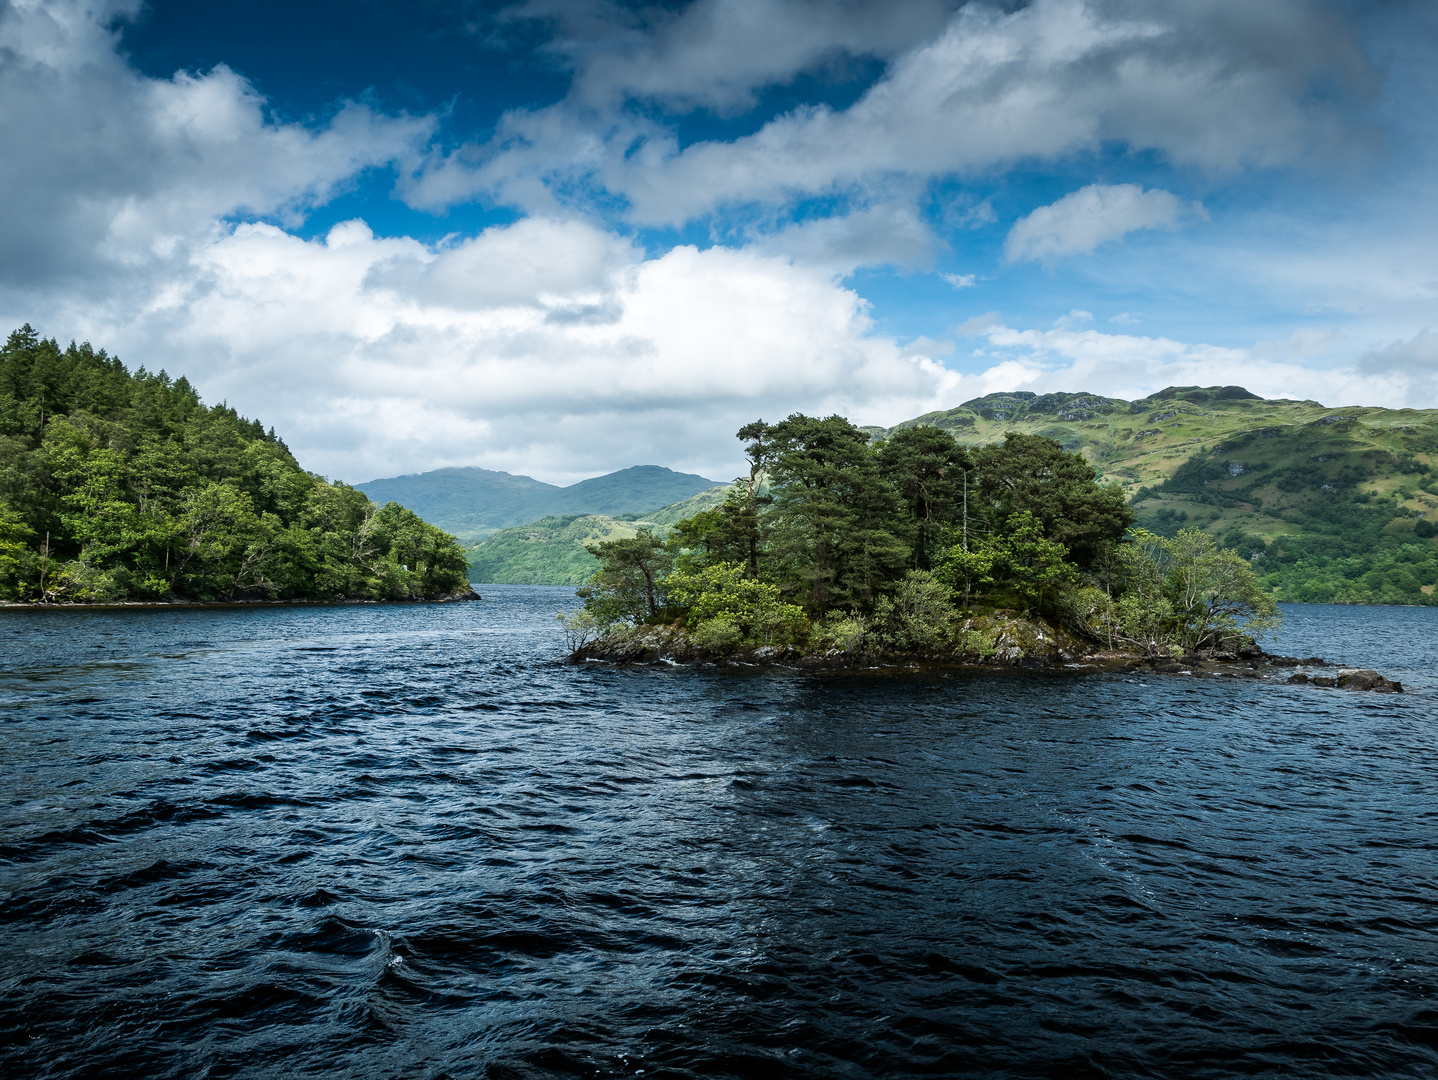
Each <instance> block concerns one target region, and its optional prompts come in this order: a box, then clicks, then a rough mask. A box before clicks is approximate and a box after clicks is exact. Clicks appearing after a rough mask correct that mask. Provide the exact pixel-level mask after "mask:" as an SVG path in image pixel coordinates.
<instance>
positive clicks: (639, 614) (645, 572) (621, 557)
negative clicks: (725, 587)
mask: <svg viewBox="0 0 1438 1080" xmlns="http://www.w3.org/2000/svg"><path fill="white" fill-rule="evenodd" d="M589 553H590V554H591V555H593V556H594V557H595V558H596V559H598V560H599V569H598V570H596V571H595V572H594V576H593V577H591V578H590V579H589V584H588V585H586V586H585V587H584V588H582V589H580V590H579V593H578V595H579V596H580V597H581V598H583V600H584V606H585V608H586V609H588V610H589V612H590V613H591V614H592V615H593V616H594V617H595V619H597V620H598V621H599V623H600V625H601V626H604V627H609V626H612V625H614V624H615V623H618V622H631V623H638V622H644V621H645V620H646V619H653V618H655V617H657V616H658V615H659V610H660V608H661V607H663V606H664V605H665V592H664V590H665V586H664V579H665V577H666V576H667V575H668V573H669V571H670V569H671V568H672V567H673V563H674V559H673V556H672V555H671V554H670V552H669V550H668V549H667V548H666V547H665V546H664V542H663V541H662V540H660V539H659V538H658V537H657V536H655V535H654V534H653V533H652V532H650V531H649V530H647V529H644V530H641V531H640V532H639V534H638V535H637V536H631V537H625V538H623V539H619V540H604V541H601V542H600V543H598V544H592V545H590V547H589Z"/></svg>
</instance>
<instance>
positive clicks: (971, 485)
mask: <svg viewBox="0 0 1438 1080" xmlns="http://www.w3.org/2000/svg"><path fill="white" fill-rule="evenodd" d="M739 438H740V439H741V440H742V441H743V442H744V445H745V452H746V454H747V456H748V459H749V463H750V469H749V476H748V477H747V478H746V479H743V480H740V481H738V482H736V484H735V486H734V488H733V490H732V491H731V492H730V494H729V496H728V498H727V499H726V501H725V502H724V503H723V505H722V506H719V507H717V508H714V509H709V510H704V511H701V512H699V513H696V514H694V515H692V516H690V517H688V518H686V519H684V520H682V521H679V522H677V523H676V524H675V525H674V526H673V528H672V529H671V530H670V531H669V533H668V535H667V536H666V537H664V538H660V537H659V536H657V535H655V534H654V533H653V532H650V531H647V530H646V531H641V532H640V533H639V534H638V535H637V536H634V537H628V538H622V539H616V540H609V541H603V542H600V543H596V544H593V545H591V547H590V551H591V552H592V554H594V555H595V556H596V557H597V558H598V559H599V562H600V568H599V570H598V571H596V573H595V575H594V577H593V578H592V580H591V582H590V583H589V585H587V586H586V587H585V588H583V589H581V590H580V596H582V597H583V598H584V600H585V608H584V610H583V611H581V612H579V613H577V614H576V615H574V616H572V617H571V618H570V620H569V623H568V629H569V631H570V635H571V642H572V643H578V642H582V640H583V639H584V638H585V637H586V635H588V634H590V633H605V634H607V633H612V632H614V631H615V630H616V629H618V630H619V632H620V633H623V632H624V628H625V627H626V626H637V625H643V624H657V623H669V624H674V625H680V626H683V627H685V628H687V630H688V631H689V632H690V633H691V634H692V635H693V638H694V640H695V641H696V642H698V643H699V644H700V645H701V646H703V647H705V648H709V649H713V650H718V651H723V650H724V649H726V648H731V647H734V648H737V647H741V646H756V645H769V644H785V645H796V646H800V647H803V648H806V649H809V650H819V651H828V650H833V649H839V650H841V651H852V650H854V649H858V648H862V649H869V650H875V649H878V650H887V651H925V650H929V651H944V650H948V651H955V650H958V651H968V652H975V651H977V652H979V653H982V651H983V643H982V642H973V641H961V640H957V639H956V637H955V635H956V634H958V633H959V632H960V629H959V628H960V626H961V625H962V622H963V620H962V619H961V614H962V613H964V612H969V613H973V612H975V611H984V610H987V611H995V610H1006V611H1017V612H1023V613H1024V614H1025V615H1028V616H1036V617H1039V618H1042V619H1046V620H1048V621H1050V622H1052V623H1063V624H1066V625H1067V626H1068V627H1070V628H1071V629H1073V630H1075V631H1076V632H1079V633H1081V634H1083V635H1085V636H1087V637H1088V638H1090V639H1091V640H1095V641H1098V642H1101V643H1103V644H1105V645H1108V646H1111V647H1115V648H1127V649H1138V650H1141V651H1144V652H1146V653H1150V654H1167V653H1171V652H1172V651H1174V650H1177V651H1178V652H1180V653H1183V652H1185V651H1192V650H1196V649H1202V648H1226V647H1233V646H1239V645H1241V644H1242V643H1243V642H1244V640H1245V638H1246V636H1247V635H1249V634H1252V633H1256V632H1260V631H1263V630H1265V629H1268V628H1271V627H1272V626H1274V625H1275V624H1276V619H1277V613H1276V606H1275V604H1274V601H1273V599H1272V597H1271V596H1270V595H1269V594H1267V593H1265V592H1264V591H1263V590H1262V589H1260V588H1259V586H1258V583H1257V579H1256V576H1255V574H1254V572H1253V570H1252V568H1251V565H1250V562H1249V561H1248V560H1246V559H1244V558H1243V557H1241V556H1240V555H1238V554H1237V553H1235V552H1232V551H1225V550H1223V549H1221V548H1220V547H1219V546H1218V544H1217V543H1216V541H1215V540H1214V538H1213V537H1211V536H1209V535H1208V534H1206V533H1204V532H1201V531H1199V530H1196V529H1181V530H1179V531H1178V532H1177V534H1176V535H1175V536H1173V537H1163V536H1159V535H1157V534H1155V533H1152V532H1149V531H1146V530H1142V529H1135V528H1134V523H1135V512H1134V510H1133V509H1132V507H1130V505H1129V503H1128V500H1127V499H1126V498H1125V495H1124V492H1123V490H1122V489H1121V488H1120V487H1118V486H1117V485H1113V484H1108V485H1105V484H1102V483H1100V482H1099V479H1098V476H1097V474H1096V472H1095V470H1094V468H1093V467H1092V466H1091V465H1090V464H1089V463H1088V462H1087V461H1086V460H1085V459H1084V457H1083V456H1082V455H1080V454H1073V453H1069V452H1067V451H1065V450H1064V448H1063V447H1062V446H1061V445H1059V443H1057V442H1055V441H1054V440H1053V439H1049V438H1046V437H1044V436H1041V435H1029V434H1021V433H1009V434H1008V435H1007V436H1006V437H1005V438H1004V440H1003V441H1002V442H996V443H991V444H988V445H984V446H979V447H973V448H970V447H965V446H961V445H960V444H959V443H957V442H956V441H955V440H954V439H953V438H952V436H950V435H949V434H948V433H947V432H946V431H943V430H941V429H939V428H937V427H933V426H915V427H909V428H902V429H898V430H895V431H892V432H890V433H887V436H886V437H885V438H883V439H881V440H879V441H873V442H871V439H870V435H869V433H868V432H865V431H864V430H861V429H860V428H857V427H855V426H854V425H853V424H851V423H850V422H849V421H848V420H846V419H844V418H843V417H839V416H831V417H828V418H826V419H816V418H813V417H808V416H803V415H800V414H795V415H793V416H790V417H789V418H788V419H787V420H784V421H782V422H780V423H777V424H767V423H764V422H763V421H757V422H755V423H753V424H749V425H747V426H746V427H744V428H743V429H741V430H740V431H739Z"/></svg>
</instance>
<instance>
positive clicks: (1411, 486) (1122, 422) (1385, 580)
mask: <svg viewBox="0 0 1438 1080" xmlns="http://www.w3.org/2000/svg"><path fill="white" fill-rule="evenodd" d="M915 424H932V425H934V426H937V427H940V428H943V429H944V430H946V431H948V432H950V433H951V434H953V436H954V437H955V438H956V439H958V440H959V441H960V442H962V443H967V444H980V443H987V442H995V441H998V440H1000V439H1002V438H1003V435H1004V433H1005V432H1007V431H1019V432H1025V433H1031V434H1039V435H1046V436H1048V437H1050V438H1052V439H1055V440H1057V441H1058V442H1060V443H1062V444H1063V445H1064V446H1065V447H1066V448H1068V449H1069V450H1074V451H1079V452H1081V453H1083V454H1084V456H1085V457H1087V458H1088V459H1089V460H1090V461H1091V462H1092V463H1093V464H1094V466H1095V467H1096V468H1098V469H1099V470H1100V472H1101V473H1102V475H1103V477H1104V479H1105V480H1107V481H1111V482H1115V483H1118V484H1121V485H1123V487H1124V489H1125V490H1126V491H1127V492H1128V494H1129V495H1130V496H1131V498H1132V499H1133V502H1134V505H1135V507H1136V509H1137V510H1138V511H1139V524H1140V525H1143V526H1145V527H1147V528H1150V529H1152V530H1153V531H1155V532H1160V533H1164V534H1166V535H1172V534H1173V533H1174V532H1176V531H1177V530H1178V529H1179V528H1180V527H1182V526H1184V525H1197V526H1199V527H1202V528H1204V529H1206V530H1207V531H1209V532H1211V533H1213V534H1214V535H1216V536H1218V537H1219V538H1220V539H1221V540H1222V541H1223V543H1225V544H1226V545H1227V546H1229V547H1232V548H1235V549H1237V550H1240V551H1242V552H1243V553H1244V554H1245V555H1247V556H1248V557H1250V558H1252V559H1253V560H1254V563H1255V566H1256V567H1257V568H1259V569H1261V571H1262V574H1263V579H1264V582H1265V584H1266V585H1267V586H1268V587H1269V588H1271V589H1273V590H1274V591H1275V592H1276V593H1277V595H1278V596H1279V598H1280V599H1283V600H1294V601H1307V602H1339V603H1416V604H1422V603H1432V602H1434V586H1435V583H1438V545H1435V543H1434V541H1433V539H1432V537H1433V535H1434V531H1435V526H1438V475H1435V474H1434V472H1433V466H1434V465H1435V464H1438V410H1432V409H1423V410H1419V409H1397V410H1394V409H1378V408H1356V407H1345V408H1327V407H1325V406H1323V405H1320V404H1319V403H1318V402H1316V401H1288V400H1277V401H1274V400H1265V399H1263V398H1259V397H1258V396H1256V395H1254V394H1251V393H1249V392H1248V391H1247V390H1244V389H1243V388H1242V387H1235V386H1229V387H1192V386H1190V387H1182V386H1179V387H1169V388H1167V389H1166V390H1162V391H1160V392H1159V393H1157V394H1154V395H1152V396H1150V397H1147V398H1144V399H1142V400H1139V401H1124V400H1122V399H1118V398H1105V397H1099V396H1097V395H1093V394H1043V395H1036V394H1030V393H1012V394H990V395H988V396H987V397H982V398H976V399H974V400H973V401H968V402H965V403H964V404H963V405H961V406H959V407H958V408H956V409H950V410H948V411H945V412H936V413H928V414H926V415H924V416H920V417H916V418H915V419H913V420H909V421H905V422H904V423H903V424H899V425H896V427H909V426H913V425H915ZM866 430H868V431H869V432H870V433H871V435H872V436H874V437H875V438H882V437H883V436H884V435H885V434H887V431H888V430H893V429H883V428H870V429H866Z"/></svg>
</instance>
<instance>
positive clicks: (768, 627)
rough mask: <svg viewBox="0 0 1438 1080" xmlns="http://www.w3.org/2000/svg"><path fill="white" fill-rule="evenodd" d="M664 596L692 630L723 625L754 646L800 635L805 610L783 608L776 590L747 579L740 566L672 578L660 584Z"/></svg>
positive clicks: (794, 606) (722, 565)
mask: <svg viewBox="0 0 1438 1080" xmlns="http://www.w3.org/2000/svg"><path fill="white" fill-rule="evenodd" d="M664 592H665V596H666V597H667V598H668V602H669V603H670V605H672V606H673V607H675V608H678V609H679V610H681V611H682V612H683V615H684V620H685V622H686V623H687V624H688V625H689V626H690V627H697V626H699V625H701V624H703V623H706V622H709V621H712V620H716V619H717V620H723V621H725V622H727V623H729V624H731V625H733V626H734V627H736V628H737V629H738V631H739V634H740V637H741V638H742V639H743V640H746V641H749V642H751V643H753V644H756V645H779V644H787V643H789V642H792V641H794V640H795V639H797V638H798V637H799V636H801V635H802V634H803V630H804V621H805V620H804V611H803V609H802V608H800V607H799V606H798V605H797V604H786V603H784V601H783V600H781V599H780V597H779V587H778V586H777V585H771V584H769V583H768V582H767V581H755V580H754V579H753V578H750V577H746V576H745V575H744V567H743V566H741V565H740V564H739V563H715V564H714V565H713V566H706V567H704V569H702V570H699V571H696V572H694V573H683V572H679V573H674V574H670V575H669V576H668V577H667V578H665V579H664Z"/></svg>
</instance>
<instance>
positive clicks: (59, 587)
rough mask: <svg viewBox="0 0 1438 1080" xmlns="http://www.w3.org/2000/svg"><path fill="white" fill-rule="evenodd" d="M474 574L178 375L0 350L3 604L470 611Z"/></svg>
mask: <svg viewBox="0 0 1438 1080" xmlns="http://www.w3.org/2000/svg"><path fill="white" fill-rule="evenodd" d="M467 569H468V568H467V565H466V562H465V558H464V553H463V551H462V549H461V548H460V547H459V545H458V543H457V542H456V541H455V539H454V538H453V537H452V536H450V535H449V534H447V533H444V532H442V531H440V530H439V529H437V528H435V527H434V526H433V525H430V524H427V523H426V522H425V521H423V520H421V519H420V518H419V517H418V516H417V515H415V514H414V513H412V512H410V511H409V510H406V509H404V508H403V507H401V506H399V505H398V504H396V503H392V502H391V503H388V504H386V505H384V506H378V505H376V504H375V503H373V502H371V501H370V500H369V498H368V497H366V496H365V494H364V493H363V492H361V491H357V490H356V489H354V488H353V487H350V486H349V485H347V484H342V483H329V482H327V481H326V480H325V479H324V478H322V477H319V476H315V475H314V474H312V473H308V472H306V471H305V470H304V469H302V468H300V466H299V464H298V463H297V462H296V461H295V459H294V457H293V455H292V454H291V453H290V451H289V449H288V448H287V447H286V446H285V444H284V442H283V441H282V440H281V439H280V438H279V437H278V436H277V435H276V434H275V431H274V429H273V428H271V429H269V430H268V431H266V430H265V428H264V427H263V426H262V425H261V424H260V422H259V421H258V420H246V419H244V418H243V417H241V416H240V415H238V413H236V411H235V410H234V409H232V408H229V407H228V406H226V405H213V406H206V405H205V404H204V403H203V402H201V400H200V398H199V395H198V394H197V393H196V392H195V390H194V388H193V387H192V386H191V385H190V384H189V383H188V382H187V381H186V380H185V379H184V378H183V377H182V378H178V379H171V378H170V377H169V376H168V375H167V374H166V373H165V372H163V371H160V372H149V371H146V370H145V369H144V368H143V367H141V368H139V369H138V370H136V371H134V372H131V371H129V370H128V369H127V368H126V367H125V365H124V364H122V363H121V362H120V361H119V360H118V359H117V358H116V357H113V356H110V355H107V354H106V352H105V351H104V350H103V349H102V350H99V351H97V350H95V349H93V348H92V347H91V346H90V345H89V344H83V345H75V344H73V343H72V344H71V345H70V346H69V347H68V348H65V349H61V348H60V347H59V345H58V344H57V343H56V342H55V341H54V340H53V339H44V338H41V337H40V336H39V335H38V334H37V333H36V332H35V331H34V330H33V329H32V328H31V327H30V326H28V325H26V326H23V327H21V328H20V329H19V330H17V331H15V332H14V333H12V334H11V335H10V337H9V339H8V340H7V341H6V343H5V345H4V348H3V350H0V601H9V602H12V603H13V602H28V603H106V602H150V603H173V602H196V601H210V602H216V601H218V602H237V601H247V602H254V601H341V600H418V599H442V598H455V599H467V598H473V597H474V592H473V590H472V589H471V588H470V586H469V583H468V575H467Z"/></svg>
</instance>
